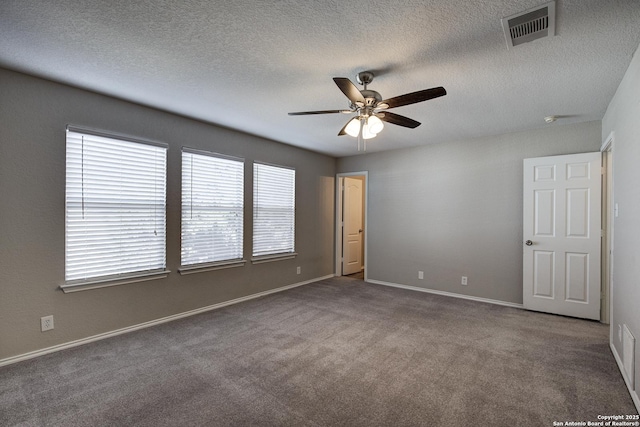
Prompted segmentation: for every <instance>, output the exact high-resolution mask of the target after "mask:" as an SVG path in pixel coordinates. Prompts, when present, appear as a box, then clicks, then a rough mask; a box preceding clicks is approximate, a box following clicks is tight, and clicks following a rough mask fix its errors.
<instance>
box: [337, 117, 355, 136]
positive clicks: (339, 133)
mask: <svg viewBox="0 0 640 427" xmlns="http://www.w3.org/2000/svg"><path fill="white" fill-rule="evenodd" d="M351 120H353V119H349V121H348V122H347V123H345V125H344V126H342V129H340V132H338V136H342V135H346V134H347V131H346V129H347V126H349V123H351Z"/></svg>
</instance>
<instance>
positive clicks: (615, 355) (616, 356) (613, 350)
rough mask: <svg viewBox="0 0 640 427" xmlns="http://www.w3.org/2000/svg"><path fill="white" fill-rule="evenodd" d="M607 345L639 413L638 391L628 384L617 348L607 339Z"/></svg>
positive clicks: (639, 400)
mask: <svg viewBox="0 0 640 427" xmlns="http://www.w3.org/2000/svg"><path fill="white" fill-rule="evenodd" d="M609 347H610V348H611V353H613V358H614V359H616V363H617V364H618V369H619V370H620V375H621V376H622V379H623V380H624V384H625V385H626V386H627V390H629V394H630V395H631V400H633V404H634V405H636V411H638V412H639V413H640V398H638V393H637V392H636V391H635V390H633V389H632V388H631V386H630V385H629V381H627V376H626V375H625V373H624V365H623V363H622V359H621V358H620V355H619V354H618V350H616V346H614V345H613V343H612V342H611V341H609Z"/></svg>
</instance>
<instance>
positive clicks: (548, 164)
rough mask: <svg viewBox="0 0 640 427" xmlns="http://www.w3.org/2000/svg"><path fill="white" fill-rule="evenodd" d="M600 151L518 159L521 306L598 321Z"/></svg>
mask: <svg viewBox="0 0 640 427" xmlns="http://www.w3.org/2000/svg"><path fill="white" fill-rule="evenodd" d="M600 175H601V166H600V153H599V152H598V153H582V154H571V155H566V156H553V157H539V158H534V159H525V160H524V194H523V203H524V206H523V212H524V229H523V237H524V245H523V248H524V250H523V267H524V271H523V304H524V308H526V309H530V310H536V311H544V312H547V313H556V314H562V315H567V316H574V317H581V318H586V319H595V320H600V234H601V231H600V230H601V222H600V218H601V210H600V204H601V195H600V194H601V182H600Z"/></svg>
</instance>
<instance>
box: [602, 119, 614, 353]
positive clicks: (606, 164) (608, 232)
mask: <svg viewBox="0 0 640 427" xmlns="http://www.w3.org/2000/svg"><path fill="white" fill-rule="evenodd" d="M614 140H615V134H614V132H613V131H612V132H611V133H610V134H609V135H608V136H607V138H606V139H605V140H604V142H603V143H602V146H601V147H600V152H601V153H602V163H603V176H602V178H603V183H602V184H603V185H602V195H603V196H602V201H603V203H602V213H603V217H602V218H603V222H602V230H603V239H602V271H603V272H606V273H603V275H602V279H603V281H602V298H603V299H605V301H604V307H605V308H606V312H605V311H604V310H603V312H602V313H601V318H600V322H602V323H605V324H607V323H608V324H609V329H610V330H609V337H610V340H611V342H613V337H614V330H613V322H612V321H611V320H612V316H613V258H614V253H613V227H614V222H615V214H614V205H615V202H614V195H615V193H614V182H613V166H614V160H615V159H614V154H613V149H614Z"/></svg>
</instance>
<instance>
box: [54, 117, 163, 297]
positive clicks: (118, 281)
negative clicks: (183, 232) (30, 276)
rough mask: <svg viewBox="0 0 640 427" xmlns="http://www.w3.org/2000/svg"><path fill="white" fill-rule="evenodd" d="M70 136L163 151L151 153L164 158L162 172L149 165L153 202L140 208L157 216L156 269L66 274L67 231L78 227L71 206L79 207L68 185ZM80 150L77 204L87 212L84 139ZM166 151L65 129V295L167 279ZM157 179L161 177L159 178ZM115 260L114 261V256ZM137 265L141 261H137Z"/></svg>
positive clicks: (101, 134)
mask: <svg viewBox="0 0 640 427" xmlns="http://www.w3.org/2000/svg"><path fill="white" fill-rule="evenodd" d="M70 132H71V133H76V134H80V135H81V136H88V137H94V138H97V139H98V140H99V139H102V138H106V139H111V140H114V141H115V142H116V143H120V144H123V143H124V145H126V144H140V145H145V146H148V147H155V148H160V149H162V151H161V152H158V151H156V152H155V153H154V156H155V155H158V154H161V155H162V156H163V159H162V161H161V162H160V163H163V164H164V168H163V169H162V170H157V169H155V163H156V162H157V161H158V159H157V158H155V159H154V160H153V161H150V162H149V164H150V165H151V164H154V170H153V174H152V175H149V179H152V180H153V182H154V191H153V193H152V194H153V198H152V199H151V200H152V201H151V202H150V203H147V204H142V206H154V214H155V215H156V216H155V217H154V221H157V220H158V219H160V220H161V226H160V228H157V227H155V228H154V234H155V233H157V232H158V231H160V232H161V235H162V241H161V243H156V251H158V250H160V249H161V250H160V252H161V253H162V256H160V257H157V258H156V259H155V261H154V263H155V264H156V265H157V268H149V269H145V268H140V269H137V270H130V271H123V272H117V273H114V274H102V275H92V276H87V277H84V278H78V277H75V278H74V277H71V276H70V275H69V274H68V268H69V262H70V260H71V262H73V257H71V258H70V255H69V253H70V252H69V251H70V250H71V248H70V247H69V243H70V242H69V240H70V239H73V235H72V234H71V232H70V227H73V225H74V224H73V223H74V221H75V222H76V223H77V219H74V218H73V213H72V212H71V211H72V210H73V206H74V204H75V207H76V209H77V204H78V201H77V198H78V196H77V194H76V195H75V196H74V195H73V192H74V190H76V191H77V183H76V184H75V186H74V184H73V183H72V182H71V183H70V176H71V175H70V174H73V171H74V168H75V170H76V171H77V170H78V165H77V160H76V162H75V166H74V165H73V163H74V162H73V161H72V162H71V163H70V159H71V158H72V156H73V153H70V151H69V150H70V148H69V147H70V145H71V144H72V141H70V139H69V138H70V135H69V133H70ZM76 143H77V142H76ZM132 147H133V146H132ZM111 148H114V149H113V151H111V152H110V153H109V155H111V156H118V155H122V153H123V147H122V146H121V147H119V149H120V151H118V150H117V149H115V147H111ZM137 149H140V147H138V148H137ZM81 150H82V159H81V161H80V171H81V174H82V183H81V184H80V189H81V193H82V195H81V200H80V203H81V204H82V206H83V207H82V209H86V208H85V194H84V192H85V187H84V185H85V184H84V179H85V178H84V177H85V171H86V170H87V168H86V166H85V159H84V152H85V147H84V139H83V145H82V148H81ZM168 150H169V146H168V144H165V143H161V142H157V141H150V140H145V139H141V138H137V137H131V136H127V135H122V134H118V133H115V132H107V131H101V130H95V129H90V128H84V127H79V126H74V125H67V127H66V133H65V170H66V171H65V268H64V275H65V280H64V283H63V284H62V285H60V288H61V289H62V291H64V292H65V293H69V292H76V291H82V290H87V289H95V288H102V287H106V286H117V285H123V284H127V283H136V282H142V281H147V280H154V279H160V278H164V277H167V276H168V275H169V273H170V271H169V270H168V269H167V203H166V200H167V158H168ZM111 161H112V160H111ZM105 163H107V164H108V162H107V161H105ZM89 170H90V171H93V172H94V173H95V171H96V170H97V168H94V169H89ZM160 175H162V176H161V177H160ZM114 177H115V174H112V175H110V176H109V179H113V183H117V182H118V180H117V179H116V178H114ZM159 178H160V179H159ZM71 181H73V180H71ZM113 185H114V186H113V187H109V188H116V187H117V184H113ZM157 185H161V187H160V188H159V189H158V188H157ZM101 188H102V187H101ZM140 188H142V187H140ZM140 188H138V190H140ZM149 188H150V187H149ZM90 194H94V195H95V194H98V192H94V193H90ZM136 194H139V193H136ZM158 194H162V197H160V198H158ZM94 197H95V196H94ZM140 197H142V196H140ZM113 200H118V199H115V198H114V199H113ZM119 200H122V199H119ZM109 201H110V200H109ZM116 205H117V203H113V206H116ZM158 205H162V212H161V213H160V215H158V212H157V210H156V209H157V206H158ZM113 206H110V208H113ZM123 206H126V204H122V203H120V205H117V207H116V208H115V209H116V210H117V209H122V208H123ZM83 214H84V213H83ZM132 216H133V214H132ZM103 221H104V220H103ZM121 224H122V223H120V225H121ZM85 229H86V226H85ZM122 229H123V227H121V228H120V229H119V230H118V231H122ZM76 235H77V233H76ZM121 238H122V236H121ZM88 242H89V241H87V244H88ZM121 256H124V255H122V254H121ZM114 258H115V259H117V256H116V257H114ZM77 259H78V260H79V261H82V259H81V257H78V258H77ZM138 261H140V260H139V259H138ZM85 262H86V260H85ZM140 264H142V263H140Z"/></svg>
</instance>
